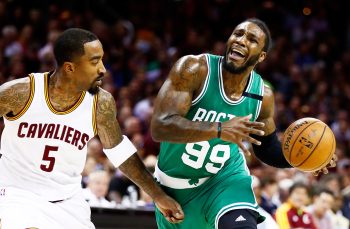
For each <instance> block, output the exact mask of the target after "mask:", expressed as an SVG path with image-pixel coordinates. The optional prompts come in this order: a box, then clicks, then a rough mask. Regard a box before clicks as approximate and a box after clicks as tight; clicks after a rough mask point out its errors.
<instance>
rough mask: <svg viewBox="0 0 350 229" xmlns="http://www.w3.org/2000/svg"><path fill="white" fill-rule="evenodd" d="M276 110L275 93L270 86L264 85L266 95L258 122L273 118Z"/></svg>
mask: <svg viewBox="0 0 350 229" xmlns="http://www.w3.org/2000/svg"><path fill="white" fill-rule="evenodd" d="M274 109H275V99H274V94H273V91H272V89H271V88H270V87H269V86H267V85H264V95H263V100H262V105H261V111H260V114H259V118H258V120H263V119H266V118H270V117H273V113H274Z"/></svg>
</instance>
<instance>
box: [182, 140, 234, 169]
mask: <svg viewBox="0 0 350 229" xmlns="http://www.w3.org/2000/svg"><path fill="white" fill-rule="evenodd" d="M185 149H186V152H184V153H183V154H182V156H181V159H182V161H183V163H185V164H186V165H188V166H190V167H192V168H194V169H200V168H202V167H203V166H204V161H205V158H206V156H207V154H208V152H209V151H210V144H209V142H207V141H202V142H196V143H187V144H186V148H185ZM229 158H230V146H229V145H220V144H219V145H215V146H214V147H213V148H212V150H211V151H210V156H209V162H207V163H206V164H205V169H206V170H207V171H208V172H210V173H213V174H216V173H217V172H219V170H220V169H221V168H222V167H223V166H224V164H225V162H226V161H227V160H228V159H229ZM214 165H218V166H214Z"/></svg>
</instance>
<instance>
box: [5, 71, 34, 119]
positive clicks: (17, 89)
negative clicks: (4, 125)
mask: <svg viewBox="0 0 350 229" xmlns="http://www.w3.org/2000/svg"><path fill="white" fill-rule="evenodd" d="M29 96H30V78H29V77H25V78H20V79H16V80H12V81H9V82H6V83H4V84H2V85H1V86H0V116H2V115H5V114H8V113H10V112H12V114H13V115H15V114H17V113H18V112H19V111H20V110H21V109H22V108H23V107H24V106H25V104H26V103H27V101H28V99H29Z"/></svg>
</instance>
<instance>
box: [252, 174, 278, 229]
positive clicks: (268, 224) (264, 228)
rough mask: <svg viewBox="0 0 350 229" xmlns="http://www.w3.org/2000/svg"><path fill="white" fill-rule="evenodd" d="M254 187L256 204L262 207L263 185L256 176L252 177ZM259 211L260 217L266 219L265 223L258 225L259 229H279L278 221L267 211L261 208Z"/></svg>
mask: <svg viewBox="0 0 350 229" xmlns="http://www.w3.org/2000/svg"><path fill="white" fill-rule="evenodd" d="M252 187H253V190H254V194H255V198H256V202H257V203H258V204H259V205H260V206H261V183H260V180H259V178H257V177H256V176H252ZM258 211H259V213H260V215H262V216H264V217H265V221H264V222H262V223H259V224H258V229H279V226H278V225H277V223H276V221H275V220H274V219H273V218H272V216H271V215H270V214H269V213H268V212H267V211H265V210H264V209H263V208H262V207H259V209H258Z"/></svg>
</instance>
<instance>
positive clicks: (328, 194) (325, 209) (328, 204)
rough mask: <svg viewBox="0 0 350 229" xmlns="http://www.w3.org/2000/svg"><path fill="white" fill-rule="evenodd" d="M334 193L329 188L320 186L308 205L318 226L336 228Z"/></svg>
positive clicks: (308, 210)
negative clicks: (333, 207)
mask: <svg viewBox="0 0 350 229" xmlns="http://www.w3.org/2000/svg"><path fill="white" fill-rule="evenodd" d="M333 204H334V194H333V192H332V191H330V190H329V189H325V188H318V189H316V190H315V192H314V193H313V197H312V203H311V205H309V206H308V207H307V212H309V213H310V214H311V215H312V216H313V219H314V222H315V225H316V227H317V228H322V229H334V228H335V226H334V225H333V222H332V210H331V209H332V206H333Z"/></svg>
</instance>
